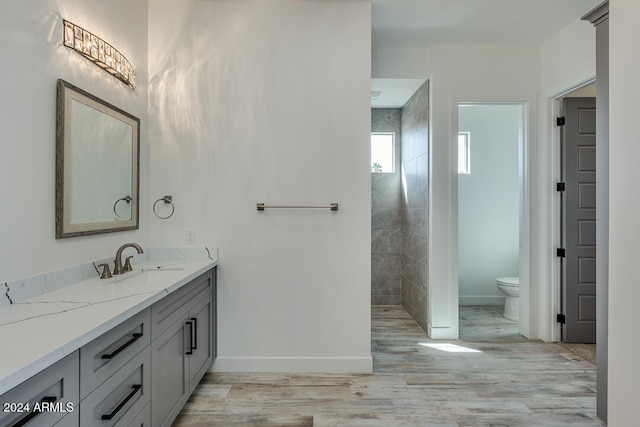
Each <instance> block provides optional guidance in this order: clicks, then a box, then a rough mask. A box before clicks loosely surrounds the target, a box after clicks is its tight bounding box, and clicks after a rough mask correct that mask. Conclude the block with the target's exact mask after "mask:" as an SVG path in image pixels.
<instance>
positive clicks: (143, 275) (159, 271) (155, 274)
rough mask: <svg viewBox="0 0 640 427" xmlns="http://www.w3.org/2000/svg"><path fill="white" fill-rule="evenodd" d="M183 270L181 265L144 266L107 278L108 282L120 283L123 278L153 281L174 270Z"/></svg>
mask: <svg viewBox="0 0 640 427" xmlns="http://www.w3.org/2000/svg"><path fill="white" fill-rule="evenodd" d="M180 270H184V266H182V265H157V266H153V267H145V268H141V269H139V270H133V271H129V272H127V273H124V274H123V275H121V276H114V277H113V278H112V279H109V283H120V282H124V281H125V280H130V279H134V278H135V279H136V281H141V282H147V283H148V282H154V281H157V280H159V279H163V278H165V277H166V276H168V275H170V274H171V273H175V272H176V271H180Z"/></svg>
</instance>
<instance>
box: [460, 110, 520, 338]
mask: <svg viewBox="0 0 640 427" xmlns="http://www.w3.org/2000/svg"><path fill="white" fill-rule="evenodd" d="M524 129H525V126H524V105H523V104H521V103H461V104H458V144H457V153H458V165H459V166H458V293H459V321H460V323H459V334H460V339H463V340H466V341H495V340H497V341H520V340H525V338H524V337H522V336H521V335H520V329H519V312H520V297H521V295H520V290H519V273H520V271H519V270H520V240H521V239H520V230H521V227H520V224H521V222H522V219H521V218H522V208H521V206H522V203H521V200H522V194H521V189H522V185H521V183H522V176H523V171H522V166H521V165H522V163H523V162H522V153H523V145H524Z"/></svg>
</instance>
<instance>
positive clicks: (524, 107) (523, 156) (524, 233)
mask: <svg viewBox="0 0 640 427" xmlns="http://www.w3.org/2000/svg"><path fill="white" fill-rule="evenodd" d="M464 105H478V106H482V105H517V106H520V107H521V111H520V113H521V117H520V131H519V140H518V239H519V243H518V244H519V249H518V270H519V276H523V277H524V278H522V277H521V280H520V284H521V287H520V296H519V303H520V307H519V308H520V313H521V314H522V313H523V310H524V313H525V315H524V316H523V315H521V316H520V321H519V329H520V331H522V330H523V323H527V321H526V320H525V319H526V318H527V315H526V313H527V312H528V307H529V294H528V292H522V283H523V282H524V283H525V286H526V284H527V283H528V280H526V276H527V275H528V274H527V272H528V271H529V257H528V251H527V250H526V249H525V248H527V247H528V246H529V229H530V227H529V215H528V206H529V203H528V197H527V195H528V194H529V190H528V189H529V173H528V168H527V159H528V157H529V156H528V150H529V144H528V141H529V138H528V130H529V121H528V114H529V105H528V102H524V101H522V102H520V101H474V102H465V101H460V102H458V103H457V105H456V113H455V114H456V115H455V117H456V127H455V131H454V132H452V133H453V136H454V137H455V142H453V143H452V145H453V146H454V147H455V148H454V155H453V161H454V162H455V164H456V166H457V162H458V144H457V135H458V132H460V123H459V111H460V106H464ZM454 171H455V172H456V178H455V188H456V191H455V194H456V198H455V199H456V210H455V216H456V230H459V218H458V203H459V200H460V199H459V197H460V194H459V190H458V189H459V181H458V179H459V174H457V167H456V168H455V169H454ZM458 235H459V234H458V233H456V236H458ZM453 243H454V244H455V248H456V260H457V262H456V266H457V271H456V278H457V280H456V288H457V289H458V306H459V305H460V297H459V288H460V280H459V275H458V272H459V269H460V265H459V260H458V257H459V253H460V252H459V251H460V248H459V239H458V237H456V241H455V242H453ZM527 326H528V325H525V328H526V327H527Z"/></svg>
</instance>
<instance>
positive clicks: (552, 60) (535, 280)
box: [529, 11, 596, 341]
mask: <svg viewBox="0 0 640 427" xmlns="http://www.w3.org/2000/svg"><path fill="white" fill-rule="evenodd" d="M586 12H588V11H585V13H586ZM595 49H596V45H595V29H594V27H593V25H592V24H590V23H589V22H585V21H581V20H579V19H576V21H574V22H573V23H572V24H570V25H568V26H567V27H565V28H564V29H562V30H561V31H559V32H558V33H557V34H554V35H552V36H551V37H550V38H549V39H548V40H547V41H545V42H544V43H543V44H542V45H541V46H540V70H541V85H540V92H539V95H538V100H539V102H538V105H537V109H538V118H539V120H538V123H537V128H538V135H539V143H538V144H537V145H536V148H535V151H534V152H533V153H532V155H533V156H535V158H536V168H535V171H532V172H533V174H532V178H533V180H532V187H531V188H532V204H531V231H530V235H531V269H530V271H531V275H530V283H531V292H532V293H531V298H532V300H533V301H535V305H533V306H532V307H531V316H530V326H531V329H530V335H529V337H531V338H540V339H543V340H546V341H557V340H559V339H560V328H559V325H558V323H557V322H555V319H554V318H555V315H556V314H557V313H559V312H560V311H559V310H560V301H559V299H560V298H559V297H560V288H559V286H560V285H559V277H560V270H559V268H560V265H559V262H558V259H557V257H556V256H555V254H554V253H553V251H552V250H549V248H554V247H559V244H560V240H559V230H560V224H559V218H560V215H559V212H560V199H559V196H558V194H557V192H555V191H554V185H555V183H556V182H559V181H560V166H559V162H560V158H559V150H558V148H557V147H558V145H559V138H560V131H559V129H558V127H557V126H556V125H555V119H556V116H558V115H559V111H558V106H559V105H558V103H557V102H556V101H555V99H556V98H559V97H561V96H562V95H564V94H566V93H568V92H569V91H571V90H573V89H575V88H577V87H580V86H582V85H584V84H586V83H588V82H592V81H593V80H594V79H595V72H596V70H595V66H596V62H595V56H596V55H595V52H596V50H595Z"/></svg>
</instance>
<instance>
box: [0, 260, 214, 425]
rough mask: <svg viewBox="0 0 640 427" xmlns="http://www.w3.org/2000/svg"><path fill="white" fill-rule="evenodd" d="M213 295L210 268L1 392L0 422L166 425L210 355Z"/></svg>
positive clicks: (206, 366)
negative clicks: (26, 407)
mask: <svg viewBox="0 0 640 427" xmlns="http://www.w3.org/2000/svg"><path fill="white" fill-rule="evenodd" d="M215 295H216V269H215V268H214V269H212V270H209V271H208V272H206V273H204V274H202V275H200V276H198V277H197V278H196V279H194V280H192V281H190V282H189V283H187V284H185V285H183V286H182V287H180V288H179V289H177V290H176V291H174V292H172V293H170V294H169V295H167V296H165V297H164V298H162V299H161V300H159V301H158V302H156V303H155V304H153V305H152V306H151V307H148V308H146V309H144V310H142V311H140V312H139V313H137V314H135V315H133V316H132V317H130V318H129V319H127V320H125V321H124V322H122V323H120V324H119V325H117V326H115V327H114V328H112V329H111V330H109V331H107V332H105V333H104V334H102V335H101V336H99V337H98V338H96V339H94V340H93V341H91V342H89V343H88V344H86V345H84V346H82V347H81V348H80V349H79V350H77V351H75V352H74V353H72V354H70V355H69V356H67V357H65V358H64V359H62V360H60V361H58V362H56V363H55V364H53V365H51V366H50V367H48V368H47V369H45V370H43V371H42V372H40V373H38V374H36V375H35V376H33V377H32V378H30V379H28V380H27V381H25V382H24V383H22V384H20V385H19V386H17V387H15V388H14V389H12V390H10V391H9V392H7V393H5V394H3V395H2V396H0V402H2V403H3V404H5V403H8V404H11V403H13V404H14V406H11V407H7V408H6V409H5V408H3V409H5V410H4V411H0V427H5V426H12V427H13V426H23V425H25V426H27V425H28V426H29V427H51V426H56V427H77V426H83V427H84V426H101V427H129V426H135V427H140V426H154V427H156V426H157V427H160V426H170V425H171V423H172V422H173V420H174V419H175V418H176V417H177V415H178V414H179V413H180V410H181V409H182V406H183V405H184V404H185V403H186V401H187V399H188V398H189V395H190V394H191V393H192V392H193V390H194V389H195V387H196V386H197V384H198V382H199V381H200V380H201V379H202V377H203V376H204V374H205V373H206V372H207V370H208V369H209V367H210V366H211V364H212V363H213V359H214V358H215V342H216V338H215V336H216V329H215V322H216V320H215V319H216V309H215ZM27 403H28V404H29V407H30V409H32V408H33V407H34V404H38V405H40V406H41V405H42V404H43V403H44V404H46V405H45V406H46V408H48V409H49V410H45V411H43V412H35V413H34V412H31V413H28V412H25V411H24V410H23V411H22V412H20V409H24V408H20V407H18V404H23V405H24V404H27ZM51 405H55V406H54V407H52V406H51Z"/></svg>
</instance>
